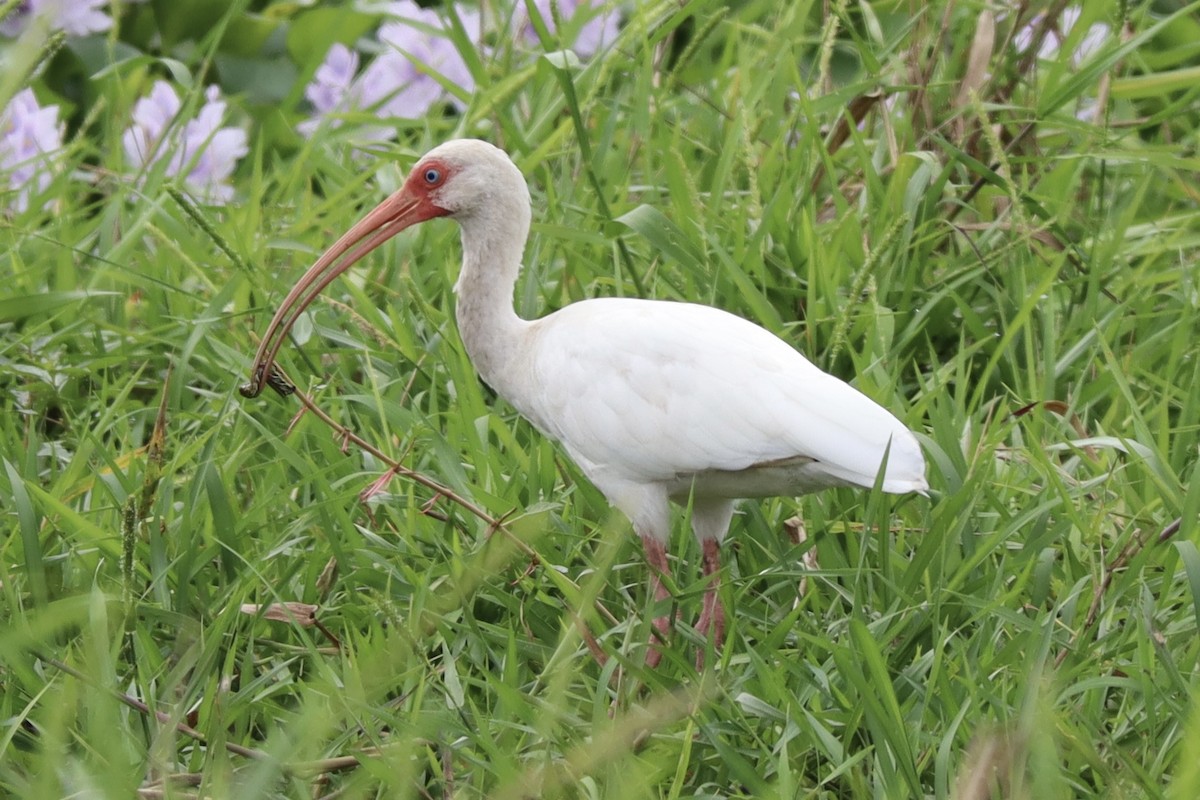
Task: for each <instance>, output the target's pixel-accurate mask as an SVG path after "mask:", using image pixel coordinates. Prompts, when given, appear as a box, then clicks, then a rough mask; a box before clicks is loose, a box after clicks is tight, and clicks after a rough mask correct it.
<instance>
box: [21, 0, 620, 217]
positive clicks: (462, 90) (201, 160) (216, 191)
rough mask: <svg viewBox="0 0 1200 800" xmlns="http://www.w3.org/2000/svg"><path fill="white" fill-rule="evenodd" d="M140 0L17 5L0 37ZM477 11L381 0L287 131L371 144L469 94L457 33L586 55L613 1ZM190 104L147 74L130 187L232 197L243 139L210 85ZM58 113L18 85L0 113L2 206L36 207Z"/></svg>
mask: <svg viewBox="0 0 1200 800" xmlns="http://www.w3.org/2000/svg"><path fill="white" fill-rule="evenodd" d="M141 1H142V0H124V2H123V3H120V4H118V3H113V2H111V0H23V2H20V3H18V4H17V5H16V7H15V8H14V9H13V10H11V12H10V13H9V14H8V15H7V16H6V17H5V18H4V19H3V20H0V37H7V38H9V39H12V38H15V37H20V36H23V35H25V33H26V32H27V31H30V29H32V28H37V27H38V26H40V29H42V30H44V31H47V32H49V31H62V32H64V33H65V34H66V35H67V37H69V38H71V39H77V38H80V37H88V36H95V35H97V34H108V32H109V31H111V30H112V29H113V27H114V25H116V24H117V20H116V17H117V16H118V14H117V12H119V11H121V10H122V6H124V5H128V4H129V3H130V2H141ZM483 8H486V9H489V16H487V17H486V18H485V16H484V15H483V14H482V13H481V11H480V10H479V8H478V7H476V6H468V5H462V4H454V5H449V4H448V5H447V6H445V7H443V9H442V10H441V11H438V10H434V9H432V8H423V7H421V6H419V5H417V3H416V2H414V1H413V0H396V1H394V2H387V3H384V4H383V5H382V6H381V16H382V21H381V24H380V26H379V28H378V29H377V31H376V32H375V33H374V35H373V36H371V37H368V38H364V39H363V40H361V41H359V42H358V43H356V44H355V46H354V47H351V46H348V45H346V44H340V43H339V44H334V45H332V46H331V47H330V48H329V50H328V51H327V52H326V53H325V54H324V58H323V60H322V62H321V64H320V66H319V67H318V68H317V69H316V71H315V73H314V74H313V77H312V80H311V82H309V83H308V85H307V86H306V87H305V89H304V98H305V99H306V100H307V104H308V106H309V107H310V108H311V112H310V113H309V115H308V116H307V117H306V118H305V119H303V120H301V121H300V122H299V123H298V125H297V129H298V131H299V132H300V133H301V134H302V135H305V136H308V135H311V134H312V133H313V132H314V131H315V130H316V129H317V128H319V127H321V126H328V127H342V126H347V127H349V126H348V123H349V122H350V121H353V122H355V123H356V124H355V125H354V129H353V131H352V132H351V133H350V134H349V136H350V138H351V139H352V140H353V141H356V142H370V141H382V140H387V139H390V138H392V137H393V136H394V135H395V131H396V124H395V121H396V120H399V119H415V118H420V117H421V116H423V115H425V114H428V113H430V112H431V110H433V109H434V108H436V107H438V106H443V107H450V108H454V109H457V110H459V111H462V110H463V109H465V108H466V105H467V102H468V100H469V98H470V96H471V94H472V92H473V91H474V89H475V77H474V76H473V75H472V71H471V68H470V66H469V65H468V60H467V59H466V58H464V49H465V47H464V41H463V38H464V36H465V39H466V42H467V43H469V45H470V47H471V49H473V50H474V52H475V53H477V54H478V55H479V56H480V59H481V60H483V61H485V62H486V60H487V59H488V58H489V57H490V56H491V55H492V52H493V48H494V47H495V43H496V42H499V41H501V40H502V39H503V38H506V37H507V38H513V39H515V40H516V41H517V42H519V43H520V44H521V45H522V46H524V47H527V48H530V49H547V50H549V49H559V48H563V47H570V48H573V49H574V50H575V52H576V53H577V54H578V55H579V56H580V57H583V58H587V57H589V56H592V55H594V54H595V53H597V52H598V51H600V50H601V49H603V48H605V47H607V46H609V45H611V44H612V43H613V42H614V41H615V40H616V36H617V32H618V24H619V16H618V14H617V12H616V10H615V5H614V4H613V3H611V2H602V0H513V3H512V4H511V5H509V6H505V7H503V8H506V10H502V11H495V10H494V8H493V7H492V6H490V5H487V4H485V5H484V6H483ZM539 31H540V32H541V34H542V36H544V37H545V38H546V39H547V40H546V41H543V40H542V36H539ZM108 35H111V34H108ZM2 42H3V38H0V44H2ZM364 64H365V66H364ZM197 105H198V108H196V106H194V105H193V104H191V103H189V102H187V98H186V97H181V95H180V93H179V92H178V90H177V88H176V87H175V86H173V85H172V84H170V83H168V82H166V81H163V80H158V81H155V82H154V83H153V85H152V86H151V88H150V91H149V93H148V94H146V95H145V96H143V97H141V98H140V99H138V100H137V101H136V102H135V104H134V106H133V110H132V115H131V116H132V119H131V123H130V125H129V126H128V127H127V128H126V129H125V131H124V133H123V135H122V140H121V144H122V147H121V150H122V153H123V155H124V161H125V177H126V178H127V179H128V180H130V181H131V182H133V183H137V184H141V183H142V182H144V181H145V179H146V177H147V176H148V175H153V174H159V175H162V176H165V177H168V178H172V179H174V180H176V181H177V182H178V183H179V184H180V185H181V187H182V188H183V189H184V190H185V191H187V192H188V193H189V194H191V195H192V196H193V197H194V198H196V199H197V200H199V201H201V202H206V203H212V204H221V203H227V202H229V201H230V200H232V199H233V196H234V192H233V188H232V185H231V183H230V180H231V178H232V175H233V172H234V170H235V169H236V167H237V164H238V161H239V160H240V159H242V158H243V157H245V156H246V154H247V153H248V152H249V147H248V137H247V134H246V131H245V130H244V129H242V128H241V127H237V126H235V125H227V124H226V123H227V119H226V118H227V116H228V114H227V112H228V107H227V103H226V101H225V100H224V98H223V97H222V95H221V91H220V89H219V88H218V87H216V86H209V87H208V88H207V89H206V90H205V92H204V95H203V102H201V103H198V104H197ZM59 108H60V106H59V105H57V104H54V103H47V104H46V105H41V104H39V102H38V99H37V97H36V96H35V95H34V93H33V91H31V90H29V89H26V90H23V91H21V92H20V93H19V94H17V95H16V96H14V97H13V98H12V99H11V100H10V101H9V102H8V104H7V106H6V107H4V108H3V109H0V188H2V187H3V186H4V185H7V187H8V191H7V192H2V193H0V207H5V206H6V207H7V209H8V211H9V213H22V212H25V211H27V210H29V209H30V208H31V207H32V206H36V205H37V203H36V200H35V198H36V196H37V195H39V194H42V193H44V192H45V191H46V189H47V187H48V186H49V185H50V183H51V181H52V180H53V178H54V176H55V175H57V174H59V173H60V172H61V171H62V162H63V155H64V146H63V137H64V122H63V121H62V120H60V118H59ZM193 108H194V109H195V110H194V112H193V111H192V109H193ZM193 113H194V116H193ZM364 118H366V119H367V123H366V124H362V121H363V119H364ZM372 118H373V119H375V120H378V122H371V121H370V120H371V119H372Z"/></svg>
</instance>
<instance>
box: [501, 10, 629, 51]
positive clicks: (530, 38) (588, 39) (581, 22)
mask: <svg viewBox="0 0 1200 800" xmlns="http://www.w3.org/2000/svg"><path fill="white" fill-rule="evenodd" d="M527 2H530V0H518V1H517V5H516V7H515V8H514V9H513V11H514V12H515V13H516V16H517V19H516V22H517V29H518V30H520V31H522V32H523V35H524V38H525V41H526V42H528V43H529V44H531V45H536V44H539V43H541V39H540V37H539V36H538V34H537V30H536V29H535V28H534V27H533V22H532V20H531V19H530V13H529V11H528V7H527V6H526V5H525V4H526V3H527ZM532 2H533V6H534V7H535V8H536V9H537V11H538V15H539V16H541V18H542V19H543V20H544V21H545V23H546V28H547V29H548V30H549V32H550V34H551V35H554V34H558V35H559V36H560V37H561V39H562V40H561V42H560V43H559V44H561V46H563V47H569V48H571V49H572V50H574V51H575V52H576V53H577V54H578V55H580V56H582V57H583V58H587V57H588V56H592V55H595V54H596V53H597V52H598V51H600V50H602V49H604V48H605V47H607V46H608V45H610V44H612V43H613V42H615V41H616V39H617V33H618V29H619V27H620V16H619V15H618V14H617V10H616V8H615V7H614V6H612V5H611V4H608V3H605V2H603V1H602V0H601V1H599V2H598V1H597V0H557V5H558V13H559V16H560V17H561V19H562V23H563V30H561V31H559V30H557V29H556V26H555V22H554V14H553V11H552V9H551V3H552V0H532ZM542 44H544V45H546V46H550V47H555V46H558V45H556V44H555V42H554V41H553V40H551V41H550V42H544V43H542Z"/></svg>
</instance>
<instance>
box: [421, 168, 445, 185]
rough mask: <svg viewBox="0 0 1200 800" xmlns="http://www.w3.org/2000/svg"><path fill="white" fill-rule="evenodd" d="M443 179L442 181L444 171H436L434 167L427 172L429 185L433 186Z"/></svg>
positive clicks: (426, 177)
mask: <svg viewBox="0 0 1200 800" xmlns="http://www.w3.org/2000/svg"><path fill="white" fill-rule="evenodd" d="M441 179H442V171H441V170H439V169H434V168H433V167H430V168H429V169H427V170H425V182H426V183H428V184H429V185H431V186H432V185H433V184H435V183H437V182H438V181H440V180H441Z"/></svg>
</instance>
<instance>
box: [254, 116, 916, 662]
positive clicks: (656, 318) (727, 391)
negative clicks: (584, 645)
mask: <svg viewBox="0 0 1200 800" xmlns="http://www.w3.org/2000/svg"><path fill="white" fill-rule="evenodd" d="M530 205H531V204H530V198H529V188H528V186H527V185H526V182H525V179H524V177H523V176H522V175H521V172H520V171H519V170H518V169H517V167H516V166H515V165H514V164H513V162H512V161H511V160H510V159H509V157H508V155H507V154H506V153H505V152H504V151H503V150H500V149H498V148H496V147H493V146H492V145H490V144H488V143H486V142H482V141H478V140H469V139H468V140H456V141H450V142H446V143H445V144H442V145H440V146H439V147H436V148H434V149H433V150H431V151H430V152H429V153H427V154H426V155H425V156H424V157H423V158H421V160H420V161H418V162H417V164H416V166H415V167H413V170H412V172H411V173H410V174H409V176H408V178H407V180H406V181H405V183H404V185H403V186H402V187H401V188H400V189H399V191H397V192H396V193H395V194H393V195H392V196H391V197H389V198H388V199H386V200H384V201H383V202H382V203H380V204H379V205H378V206H377V207H376V208H375V209H374V210H373V211H371V212H370V213H369V214H367V215H366V216H365V217H364V218H363V219H362V220H361V221H359V222H358V223H357V224H356V225H354V227H352V228H351V229H350V230H349V231H348V232H346V234H345V235H343V236H342V237H341V238H340V239H338V241H337V242H336V243H335V244H334V245H333V246H332V247H330V248H329V250H328V251H326V252H325V254H324V255H322V256H321V258H320V259H318V260H317V262H316V263H315V264H313V266H312V267H311V268H310V269H309V270H308V271H307V272H306V273H305V274H304V276H303V277H302V278H301V279H300V280H299V281H298V282H297V283H296V285H295V287H293V289H292V290H291V292H290V293H289V294H288V295H287V297H286V298H285V300H284V301H283V304H282V305H281V306H280V308H279V310H278V311H277V312H276V314H275V316H274V318H273V319H272V320H271V324H270V327H269V328H268V330H267V331H266V333H265V334H264V336H263V339H262V344H261V345H260V347H259V350H258V354H257V356H256V359H255V369H254V378H253V382H252V383H251V384H250V385H249V386H248V387H247V391H246V393H247V394H251V395H253V394H257V393H258V392H259V391H261V389H262V385H263V381H264V376H265V375H267V374H268V373H269V371H270V367H271V365H272V364H273V363H274V360H275V356H276V354H277V353H278V351H279V348H280V346H281V345H282V342H283V338H284V336H285V335H286V333H287V331H288V329H289V328H290V327H291V325H292V324H293V323H294V322H295V320H296V318H297V317H298V316H299V314H300V312H301V311H303V309H304V308H305V307H306V306H307V305H308V304H309V303H310V302H311V301H312V300H313V299H314V298H315V297H316V296H317V294H319V293H320V292H321V291H322V290H323V289H324V288H325V287H326V286H328V285H329V283H330V282H331V281H333V279H334V278H336V277H337V275H339V274H340V273H341V272H342V271H344V270H346V269H347V268H349V267H350V266H351V265H352V264H354V263H355V262H356V261H358V260H359V259H361V258H362V257H363V256H365V255H366V254H367V253H368V252H370V251H371V250H373V249H374V248H376V247H378V246H379V245H380V244H382V243H383V242H385V241H386V240H388V239H390V238H391V237H392V236H394V235H396V234H397V233H399V232H400V231H402V230H404V229H405V228H407V227H409V226H411V225H415V224H417V223H420V222H425V221H426V220H430V219H434V218H436V217H450V218H452V219H454V220H455V221H457V222H458V224H459V226H460V227H461V229H462V249H463V263H462V271H461V273H460V275H459V278H458V282H457V283H456V284H455V291H456V293H457V295H458V301H457V309H456V315H457V319H458V327H459V330H460V332H461V335H462V341H463V345H464V346H465V347H466V350H467V353H468V355H469V356H470V358H471V361H472V363H473V364H474V365H475V368H476V369H477V370H478V371H479V374H480V376H481V377H482V378H483V380H484V381H485V382H486V383H487V384H488V385H489V386H491V387H492V388H493V389H495V391H496V392H497V393H499V394H500V396H502V397H503V398H505V399H506V400H507V401H508V402H509V403H510V404H512V406H513V407H514V408H516V410H517V411H519V412H520V413H521V415H522V416H524V417H525V418H526V419H528V420H529V421H530V422H532V423H533V425H534V426H535V427H536V428H538V429H539V430H540V431H542V432H543V433H544V434H546V435H547V436H549V437H550V438H552V439H554V440H556V441H558V442H559V443H561V445H562V446H563V448H564V449H566V451H567V453H568V454H569V455H570V457H571V458H572V459H573V460H574V461H575V463H576V464H578V465H579V468H580V469H581V470H582V471H583V473H584V474H585V475H586V476H587V477H588V478H589V479H590V480H591V481H592V482H593V483H594V484H595V485H596V486H597V487H598V488H599V489H600V490H601V491H602V492H603V493H604V495H605V497H607V498H608V500H609V502H610V503H612V505H613V506H615V507H616V508H618V509H620V510H621V511H622V512H624V514H625V515H626V516H627V517H629V519H630V521H631V522H632V524H633V529H634V531H635V532H636V533H637V534H638V536H640V537H641V539H642V542H643V544H644V546H645V551H646V559H647V561H648V562H649V563H650V566H651V591H652V592H653V595H654V597H655V599H656V600H657V601H662V600H666V599H668V598H669V597H670V594H669V593H668V591H667V589H666V588H665V586H664V584H663V580H662V578H663V576H664V575H665V574H667V573H668V571H669V566H668V564H667V552H666V548H667V544H668V539H669V535H670V531H671V513H670V503H671V502H672V501H674V502H676V503H679V504H683V505H690V506H691V512H692V515H691V519H692V529H693V531H694V532H695V535H696V538H697V539H699V541H700V545H701V548H702V551H703V557H704V565H703V571H704V574H705V576H706V577H707V578H708V583H707V586H706V589H705V595H704V602H703V606H702V612H701V615H700V619H699V621H698V622H697V625H696V628H697V630H698V631H700V632H701V634H702V635H705V636H711V637H712V639H713V641H714V645H715V646H716V647H720V646H721V644H722V643H723V640H724V635H725V614H724V610H723V609H722V606H721V604H720V602H719V601H718V596H717V590H718V585H719V570H720V550H719V545H720V543H721V540H722V539H723V538H724V537H725V534H726V532H727V531H728V529H729V523H730V520H731V518H732V515H733V511H734V502H735V500H737V499H739V498H752V497H774V496H780V495H792V496H795V495H800V494H804V493H808V492H813V491H817V490H820V489H825V488H828V487H833V486H860V487H867V488H870V487H871V486H873V485H874V483H875V480H876V476H877V475H878V473H879V472H880V470H881V468H884V473H883V479H882V487H883V490H884V491H885V492H890V493H895V494H901V493H906V492H920V493H924V492H925V490H926V489H927V488H928V484H927V483H926V481H925V459H924V457H923V455H922V453H921V449H920V446H919V445H918V444H917V440H916V437H914V436H913V434H912V432H911V431H910V430H909V429H908V428H906V427H905V426H904V424H903V423H901V422H900V421H899V420H898V419H896V417H894V416H893V415H892V414H890V413H889V412H888V411H886V410H884V409H883V408H882V407H881V406H879V405H877V404H876V403H874V402H872V401H871V400H869V399H868V398H867V397H866V396H864V395H863V394H862V393H860V392H859V391H858V390H856V389H854V388H852V387H851V386H849V385H848V384H846V383H844V382H843V381H841V380H839V379H837V378H835V377H833V376H831V375H829V374H827V373H825V372H822V371H821V370H820V369H818V368H817V367H815V366H813V365H812V364H811V363H810V362H809V361H808V360H807V359H806V358H805V357H804V356H802V355H801V354H800V353H799V352H797V351H796V350H795V349H793V348H792V347H791V346H789V345H788V344H787V343H785V342H784V341H783V340H781V339H779V338H778V337H776V336H775V335H774V334H772V333H770V332H768V331H767V330H765V329H764V328H761V327H759V326H758V325H755V324H753V323H751V322H748V321H746V320H744V319H742V318H740V317H737V316H734V315H733V314H729V313H727V312H724V311H721V310H719V309H716V308H712V307H709V306H703V305H695V304H691V303H677V302H669V301H655V300H636V299H617V298H608V299H595V300H585V301H583V302H579V303H574V304H572V305H569V306H566V307H565V308H563V309H561V310H559V311H556V312H554V313H552V314H550V315H549V316H546V317H542V318H541V319H536V320H526V319H522V318H521V317H519V316H517V314H516V311H515V310H514V309H513V300H512V298H513V289H514V286H515V284H516V280H517V275H518V273H519V272H520V268H521V258H522V252H523V251H524V248H525V242H526V238H527V236H528V234H529V221H530V213H531V209H530ZM343 256H344V258H343ZM339 259H342V260H340V261H339ZM885 460H886V467H884V462H885ZM654 627H655V629H656V631H657V635H656V637H655V638H657V639H659V640H660V643H659V644H655V645H654V646H652V647H651V648H650V651H649V653H648V654H647V663H648V664H650V665H651V666H655V665H657V663H658V661H659V659H660V658H661V650H660V646H661V642H662V641H665V637H666V634H667V632H668V628H669V627H670V620H669V618H668V617H667V616H660V617H658V618H657V619H656V620H655V621H654Z"/></svg>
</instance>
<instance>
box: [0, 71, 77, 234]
mask: <svg viewBox="0 0 1200 800" xmlns="http://www.w3.org/2000/svg"><path fill="white" fill-rule="evenodd" d="M61 149H62V125H61V124H60V123H59V121H58V106H46V107H45V108H42V107H41V106H39V105H38V102H37V98H36V97H34V96H33V90H32V89H23V90H21V91H20V92H18V93H17V94H16V96H15V97H13V99H12V100H10V101H9V103H8V106H7V107H5V109H4V110H3V111H0V175H5V176H7V180H8V188H9V190H10V191H11V192H13V194H11V195H10V196H9V197H8V198H7V202H8V207H9V210H11V211H15V212H17V213H20V212H22V211H25V210H27V209H28V208H29V200H30V196H31V195H35V194H41V193H42V192H44V191H46V188H47V187H48V186H49V185H50V181H51V180H52V179H53V177H54V167H55V162H56V161H57V160H58V153H59V151H60V150H61Z"/></svg>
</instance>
